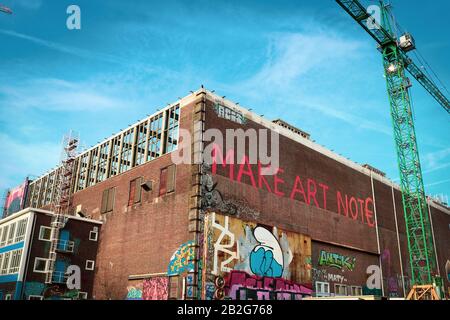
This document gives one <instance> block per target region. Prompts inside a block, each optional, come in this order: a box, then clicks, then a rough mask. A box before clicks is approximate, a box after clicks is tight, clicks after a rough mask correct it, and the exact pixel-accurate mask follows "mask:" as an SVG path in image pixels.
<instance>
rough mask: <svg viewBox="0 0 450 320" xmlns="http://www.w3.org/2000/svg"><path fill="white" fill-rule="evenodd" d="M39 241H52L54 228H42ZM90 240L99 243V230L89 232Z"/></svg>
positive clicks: (95, 228)
mask: <svg viewBox="0 0 450 320" xmlns="http://www.w3.org/2000/svg"><path fill="white" fill-rule="evenodd" d="M39 240H42V241H52V228H50V227H46V226H41V227H40V229H39ZM89 240H90V241H97V240H98V228H97V227H94V230H92V231H90V232H89Z"/></svg>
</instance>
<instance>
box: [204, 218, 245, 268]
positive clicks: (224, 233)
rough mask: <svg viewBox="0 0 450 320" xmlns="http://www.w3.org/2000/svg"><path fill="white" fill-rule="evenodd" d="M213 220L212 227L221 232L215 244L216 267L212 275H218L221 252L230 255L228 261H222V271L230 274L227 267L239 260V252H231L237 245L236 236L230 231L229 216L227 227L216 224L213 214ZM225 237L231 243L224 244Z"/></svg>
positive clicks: (226, 222)
mask: <svg viewBox="0 0 450 320" xmlns="http://www.w3.org/2000/svg"><path fill="white" fill-rule="evenodd" d="M211 220H212V223H211V225H212V227H213V228H214V229H217V230H219V231H220V235H219V238H218V239H217V241H216V242H215V243H214V267H213V270H212V271H211V273H212V274H214V275H218V269H219V268H218V254H219V252H221V253H222V254H223V253H225V254H227V255H229V257H228V259H226V260H225V261H222V262H221V263H220V271H223V272H230V271H231V268H230V267H227V265H228V264H229V263H230V262H231V261H233V260H234V259H237V258H238V255H239V250H238V251H232V250H230V249H232V248H233V246H234V244H235V239H234V234H233V233H232V232H230V230H228V216H226V217H225V225H224V226H222V225H221V224H219V223H216V215H215V213H213V214H212V216H211ZM225 237H228V238H229V241H225V243H223V241H224V238H225ZM237 249H239V247H237Z"/></svg>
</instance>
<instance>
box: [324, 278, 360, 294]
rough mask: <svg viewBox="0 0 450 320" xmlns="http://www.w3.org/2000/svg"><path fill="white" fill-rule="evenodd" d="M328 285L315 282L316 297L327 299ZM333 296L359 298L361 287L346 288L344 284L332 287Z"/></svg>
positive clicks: (327, 283)
mask: <svg viewBox="0 0 450 320" xmlns="http://www.w3.org/2000/svg"><path fill="white" fill-rule="evenodd" d="M330 295H331V294H330V283H329V282H319V281H316V296H317V297H328V296H330ZM334 295H336V296H360V295H362V287H360V286H348V285H345V284H338V283H336V284H335V285H334Z"/></svg>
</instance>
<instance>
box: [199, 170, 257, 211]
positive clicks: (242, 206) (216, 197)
mask: <svg viewBox="0 0 450 320" xmlns="http://www.w3.org/2000/svg"><path fill="white" fill-rule="evenodd" d="M202 172H203V174H202V177H201V192H202V204H201V207H202V210H208V211H217V212H221V213H227V214H229V215H232V216H236V217H238V218H246V219H257V218H258V217H259V212H257V211H255V210H253V209H251V208H250V206H249V205H248V203H247V202H246V201H245V200H243V199H232V198H230V199H229V198H227V197H225V196H223V195H222V194H221V193H220V192H219V191H218V190H217V189H216V186H217V183H214V180H213V176H212V173H211V165H208V164H202Z"/></svg>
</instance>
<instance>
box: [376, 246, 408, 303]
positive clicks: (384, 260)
mask: <svg viewBox="0 0 450 320" xmlns="http://www.w3.org/2000/svg"><path fill="white" fill-rule="evenodd" d="M381 264H382V268H383V276H384V278H385V279H386V286H385V291H387V295H388V296H389V297H399V296H400V291H399V288H400V287H403V284H402V279H401V275H399V274H395V273H394V271H393V268H392V265H391V252H390V251H389V249H385V250H384V251H383V253H382V254H381Z"/></svg>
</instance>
